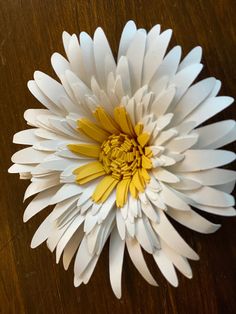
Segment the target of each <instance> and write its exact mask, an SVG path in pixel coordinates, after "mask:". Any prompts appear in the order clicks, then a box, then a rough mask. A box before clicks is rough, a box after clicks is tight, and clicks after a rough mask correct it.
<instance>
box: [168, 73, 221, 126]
mask: <svg viewBox="0 0 236 314" xmlns="http://www.w3.org/2000/svg"><path fill="white" fill-rule="evenodd" d="M215 81H216V80H215V78H213V77H210V78H207V79H205V80H202V81H200V82H198V83H196V84H194V85H192V86H191V87H190V88H189V89H188V91H187V92H186V94H185V95H184V96H183V97H182V98H181V100H180V101H179V103H178V104H177V105H176V107H175V115H174V118H173V121H172V125H177V124H178V123H180V122H181V121H183V120H184V118H185V117H186V116H187V115H188V114H189V113H190V112H192V111H193V110H194V109H195V108H196V107H197V106H198V105H199V104H200V103H201V102H202V101H203V100H204V99H205V98H206V97H207V96H208V95H209V94H210V92H211V91H212V89H213V87H214V85H215Z"/></svg>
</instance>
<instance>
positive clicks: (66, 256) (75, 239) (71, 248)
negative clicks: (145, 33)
mask: <svg viewBox="0 0 236 314" xmlns="http://www.w3.org/2000/svg"><path fill="white" fill-rule="evenodd" d="M83 236H84V231H83V229H82V228H80V229H79V230H77V231H76V232H75V233H74V235H73V236H72V238H71V239H70V240H69V242H68V243H67V245H66V247H65V249H64V252H63V266H64V268H65V270H67V269H68V267H69V265H70V262H71V260H72V258H73V256H74V254H75V252H76V250H77V249H78V247H79V245H80V242H81V240H82V238H83Z"/></svg>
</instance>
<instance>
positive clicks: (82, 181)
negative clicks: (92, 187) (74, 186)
mask: <svg viewBox="0 0 236 314" xmlns="http://www.w3.org/2000/svg"><path fill="white" fill-rule="evenodd" d="M105 174H106V172H105V171H100V172H97V173H94V174H91V175H89V176H87V177H84V178H82V179H81V177H79V176H77V177H76V183H78V184H81V185H82V184H85V183H88V182H90V181H93V180H95V179H97V178H99V177H101V176H103V175H105Z"/></svg>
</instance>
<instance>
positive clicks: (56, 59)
mask: <svg viewBox="0 0 236 314" xmlns="http://www.w3.org/2000/svg"><path fill="white" fill-rule="evenodd" d="M51 63H52V67H53V69H54V71H55V72H56V74H57V76H58V77H59V78H60V76H61V74H64V73H65V71H66V70H70V63H69V62H68V61H67V60H66V59H65V58H64V57H63V56H62V55H60V54H59V53H57V52H55V53H54V54H53V55H52V57H51Z"/></svg>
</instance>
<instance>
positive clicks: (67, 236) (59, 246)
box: [56, 216, 84, 263]
mask: <svg viewBox="0 0 236 314" xmlns="http://www.w3.org/2000/svg"><path fill="white" fill-rule="evenodd" d="M83 221H84V217H82V216H77V217H76V218H75V219H74V220H73V222H72V223H71V224H70V225H69V227H68V228H67V230H66V231H65V233H64V234H63V236H62V237H61V239H60V241H59V242H58V244H57V248H56V262H57V263H59V260H60V257H61V254H62V252H63V250H64V248H65V247H66V245H67V243H68V242H69V241H70V239H71V238H72V236H73V235H74V233H75V232H76V231H77V230H78V229H79V227H80V225H81V224H82V223H83Z"/></svg>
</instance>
